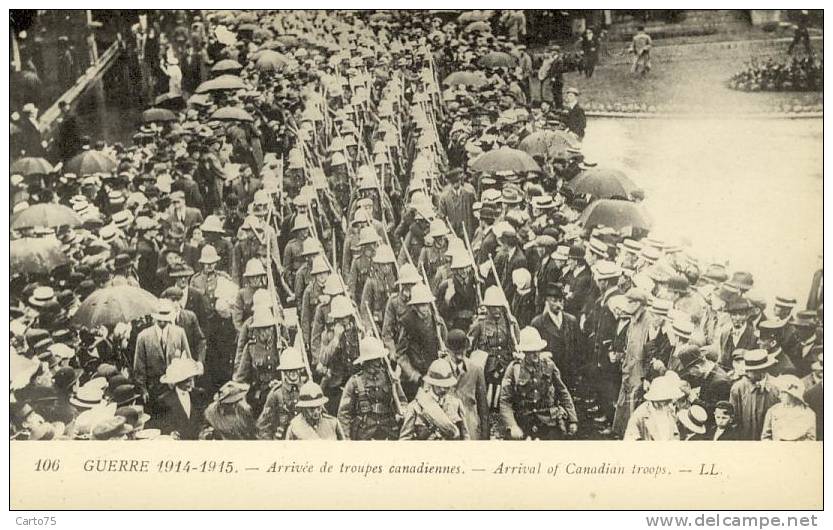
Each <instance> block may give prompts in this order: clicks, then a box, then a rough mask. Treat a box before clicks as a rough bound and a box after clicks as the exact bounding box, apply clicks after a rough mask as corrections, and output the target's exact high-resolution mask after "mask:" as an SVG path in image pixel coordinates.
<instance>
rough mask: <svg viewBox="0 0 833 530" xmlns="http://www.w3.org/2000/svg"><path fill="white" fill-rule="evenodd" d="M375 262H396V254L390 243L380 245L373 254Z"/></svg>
mask: <svg viewBox="0 0 833 530" xmlns="http://www.w3.org/2000/svg"><path fill="white" fill-rule="evenodd" d="M373 263H396V256H395V255H394V253H393V249H392V248H390V246H389V245H379V247H378V248H377V249H376V254H375V255H374V256H373Z"/></svg>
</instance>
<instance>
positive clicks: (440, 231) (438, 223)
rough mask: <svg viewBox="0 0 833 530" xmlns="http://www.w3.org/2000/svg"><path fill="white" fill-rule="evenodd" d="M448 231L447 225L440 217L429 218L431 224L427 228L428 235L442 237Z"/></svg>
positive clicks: (448, 232)
mask: <svg viewBox="0 0 833 530" xmlns="http://www.w3.org/2000/svg"><path fill="white" fill-rule="evenodd" d="M450 233H451V231H450V230H449V229H448V227H447V226H446V224H445V222H444V221H443V220H442V219H433V220H431V225H430V228H429V229H428V236H429V237H444V236H447V235H448V234H450Z"/></svg>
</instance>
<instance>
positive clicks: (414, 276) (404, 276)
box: [396, 263, 422, 285]
mask: <svg viewBox="0 0 833 530" xmlns="http://www.w3.org/2000/svg"><path fill="white" fill-rule="evenodd" d="M421 281H422V277H421V276H420V275H419V272H418V271H417V270H416V267H415V266H413V265H412V264H410V263H406V264H404V265H402V267H400V269H399V279H398V280H396V284H397V285H415V284H418V283H420V282H421Z"/></svg>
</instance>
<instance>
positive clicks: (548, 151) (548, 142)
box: [518, 129, 572, 159]
mask: <svg viewBox="0 0 833 530" xmlns="http://www.w3.org/2000/svg"><path fill="white" fill-rule="evenodd" d="M571 146H572V142H571V141H570V137H569V136H568V133H567V132H565V131H554V130H549V129H548V130H541V131H535V132H534V133H532V134H530V135H529V136H527V137H525V138H524V139H523V140H521V143H520V144H518V149H520V150H521V151H524V152H527V153H529V154H530V155H533V156H536V155H538V156H544V157H547V158H550V159H553V158H556V157H557V156H558V155H559V154H563V153H565V152H567V149H568V148H569V147H571Z"/></svg>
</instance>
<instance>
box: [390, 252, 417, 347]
mask: <svg viewBox="0 0 833 530" xmlns="http://www.w3.org/2000/svg"><path fill="white" fill-rule="evenodd" d="M419 282H420V277H419V273H418V272H417V270H416V267H414V266H413V265H411V264H410V263H406V264H405V265H402V267H401V268H400V269H399V279H398V280H396V285H397V286H398V292H396V293H395V294H394V295H393V296H391V297H390V298H389V299H388V302H387V304H386V305H385V316H384V319H383V321H382V340H383V341H384V342H385V347H386V348H387V349H388V351H391V352H395V351H396V343H397V341H398V340H399V333H400V331H401V329H402V318H403V317H404V316H405V314H406V313H407V312H408V302H409V301H410V300H411V288H412V287H413V286H414V285H416V284H418V283H419Z"/></svg>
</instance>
